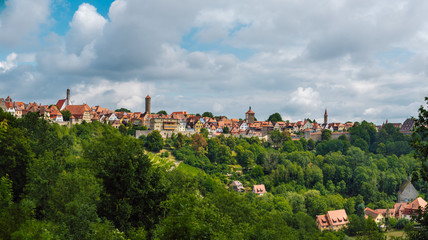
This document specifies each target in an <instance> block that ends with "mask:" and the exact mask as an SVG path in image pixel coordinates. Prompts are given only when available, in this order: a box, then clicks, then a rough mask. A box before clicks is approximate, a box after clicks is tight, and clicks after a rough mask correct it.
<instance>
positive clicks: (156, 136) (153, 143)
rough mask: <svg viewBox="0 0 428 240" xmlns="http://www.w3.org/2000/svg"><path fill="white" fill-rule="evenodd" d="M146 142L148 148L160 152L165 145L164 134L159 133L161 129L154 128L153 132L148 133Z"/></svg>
mask: <svg viewBox="0 0 428 240" xmlns="http://www.w3.org/2000/svg"><path fill="white" fill-rule="evenodd" d="M146 144H147V150H149V151H152V152H159V151H160V150H161V149H162V148H163V145H164V141H163V138H162V135H161V134H160V133H159V131H157V130H154V131H152V132H151V133H149V134H148V135H147V139H146Z"/></svg>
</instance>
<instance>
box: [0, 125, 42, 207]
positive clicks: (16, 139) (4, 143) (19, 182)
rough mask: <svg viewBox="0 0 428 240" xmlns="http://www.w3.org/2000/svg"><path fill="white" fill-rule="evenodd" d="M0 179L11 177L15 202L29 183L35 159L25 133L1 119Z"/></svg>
mask: <svg viewBox="0 0 428 240" xmlns="http://www.w3.org/2000/svg"><path fill="white" fill-rule="evenodd" d="M0 121H1V126H0V177H3V176H6V175H8V176H9V179H10V180H11V181H12V186H13V188H12V190H13V191H12V192H13V193H14V200H17V199H19V198H20V195H21V194H22V193H23V190H24V186H25V184H26V183H27V169H28V166H29V164H31V162H32V161H33V159H34V154H33V152H32V151H31V147H30V142H29V140H28V139H27V137H26V136H25V133H26V132H25V131H24V130H22V129H20V128H16V127H13V126H11V125H8V123H7V120H5V119H0Z"/></svg>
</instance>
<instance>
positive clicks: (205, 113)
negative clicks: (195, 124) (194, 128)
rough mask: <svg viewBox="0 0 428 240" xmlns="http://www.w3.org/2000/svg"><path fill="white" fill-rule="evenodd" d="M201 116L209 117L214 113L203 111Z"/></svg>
mask: <svg viewBox="0 0 428 240" xmlns="http://www.w3.org/2000/svg"><path fill="white" fill-rule="evenodd" d="M202 117H209V118H213V117H214V115H213V114H212V113H211V112H204V113H202Z"/></svg>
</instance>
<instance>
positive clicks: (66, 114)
mask: <svg viewBox="0 0 428 240" xmlns="http://www.w3.org/2000/svg"><path fill="white" fill-rule="evenodd" d="M61 114H62V120H64V121H68V120H70V117H71V112H70V111H68V110H66V109H64V110H62V111H61Z"/></svg>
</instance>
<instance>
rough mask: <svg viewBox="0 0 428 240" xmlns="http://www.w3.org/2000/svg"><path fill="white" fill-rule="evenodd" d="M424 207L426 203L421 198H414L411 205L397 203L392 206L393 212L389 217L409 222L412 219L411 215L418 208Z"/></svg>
mask: <svg viewBox="0 0 428 240" xmlns="http://www.w3.org/2000/svg"><path fill="white" fill-rule="evenodd" d="M426 205H427V202H426V201H425V200H424V199H423V198H421V197H418V198H416V199H415V200H413V201H412V202H411V203H406V202H404V203H400V202H397V203H396V204H395V205H394V210H393V212H392V215H391V216H392V217H395V218H406V219H409V220H410V219H411V218H412V215H413V214H414V213H415V212H416V211H417V210H418V209H419V207H421V208H425V207H426Z"/></svg>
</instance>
